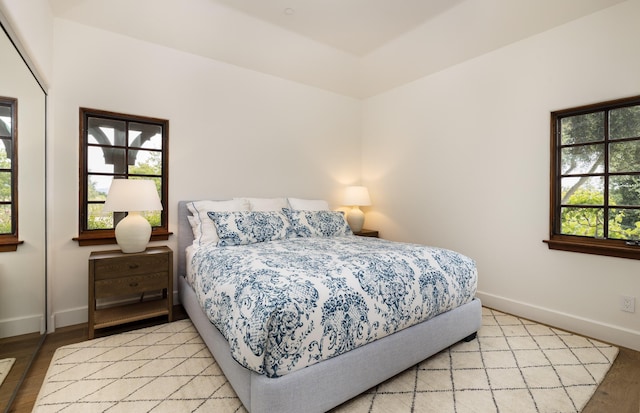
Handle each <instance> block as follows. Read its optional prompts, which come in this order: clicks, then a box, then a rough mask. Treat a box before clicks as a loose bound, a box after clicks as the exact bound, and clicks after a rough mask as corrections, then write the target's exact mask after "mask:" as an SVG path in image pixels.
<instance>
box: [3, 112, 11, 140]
mask: <svg viewBox="0 0 640 413" xmlns="http://www.w3.org/2000/svg"><path fill="white" fill-rule="evenodd" d="M3 108H5V109H6V106H2V105H0V111H2V109H3ZM9 110H11V109H10V108H9ZM9 113H11V112H9ZM11 136H12V135H11V116H2V115H0V138H10V137H11Z"/></svg>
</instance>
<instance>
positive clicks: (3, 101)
mask: <svg viewBox="0 0 640 413" xmlns="http://www.w3.org/2000/svg"><path fill="white" fill-rule="evenodd" d="M17 112H18V101H17V100H16V99H13V98H5V97H0V251H15V250H16V249H17V247H18V244H20V243H21V242H20V241H18V148H17V147H18V136H17V135H18V133H17V130H18V124H17V119H18V116H17Z"/></svg>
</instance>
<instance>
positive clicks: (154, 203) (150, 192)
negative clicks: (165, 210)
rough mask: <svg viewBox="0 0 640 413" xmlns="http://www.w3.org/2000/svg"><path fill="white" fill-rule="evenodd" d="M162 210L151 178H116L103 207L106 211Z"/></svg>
mask: <svg viewBox="0 0 640 413" xmlns="http://www.w3.org/2000/svg"><path fill="white" fill-rule="evenodd" d="M161 210H162V203H160V197H159V196H158V191H157V190H156V185H155V183H154V182H153V181H151V180H149V179H114V180H113V182H111V187H110V188H109V193H108V194H107V200H106V201H105V203H104V207H103V211H105V212H127V211H161Z"/></svg>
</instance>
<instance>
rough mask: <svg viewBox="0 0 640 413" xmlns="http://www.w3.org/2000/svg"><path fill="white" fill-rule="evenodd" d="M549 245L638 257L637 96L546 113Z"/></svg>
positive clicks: (639, 105)
mask: <svg viewBox="0 0 640 413" xmlns="http://www.w3.org/2000/svg"><path fill="white" fill-rule="evenodd" d="M550 215H551V219H550V229H551V230H550V233H551V234H550V239H549V240H547V241H546V242H547V243H548V244H549V248H552V249H561V250H566V251H576V252H584V253H591V254H600V255H609V256H616V257H624V258H634V259H640V96H637V97H633V98H627V99H620V100H616V101H610V102H604V103H599V104H594V105H589V106H582V107H578V108H573V109H567V110H561V111H557V112H553V113H551V213H550Z"/></svg>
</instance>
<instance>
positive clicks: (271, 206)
mask: <svg viewBox="0 0 640 413" xmlns="http://www.w3.org/2000/svg"><path fill="white" fill-rule="evenodd" d="M233 199H237V200H243V201H245V202H247V203H248V204H249V210H250V211H281V210H282V208H289V203H288V202H287V199H286V198H233Z"/></svg>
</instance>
